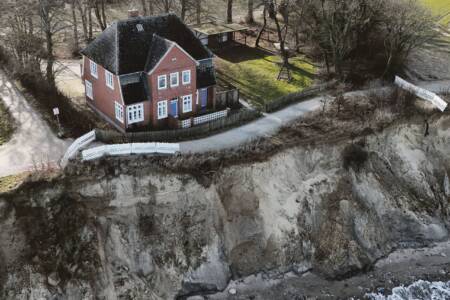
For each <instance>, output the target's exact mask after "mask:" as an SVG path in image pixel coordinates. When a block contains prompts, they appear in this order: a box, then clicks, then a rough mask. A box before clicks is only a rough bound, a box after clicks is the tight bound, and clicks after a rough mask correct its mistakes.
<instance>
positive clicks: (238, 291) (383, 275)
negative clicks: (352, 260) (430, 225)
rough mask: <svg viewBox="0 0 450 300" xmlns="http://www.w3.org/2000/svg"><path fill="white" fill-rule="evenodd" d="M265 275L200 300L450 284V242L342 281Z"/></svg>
mask: <svg viewBox="0 0 450 300" xmlns="http://www.w3.org/2000/svg"><path fill="white" fill-rule="evenodd" d="M264 277H265V276H262V275H261V274H258V275H252V276H249V277H247V278H244V279H239V280H236V281H231V282H230V283H229V284H228V286H227V288H226V289H225V290H224V291H222V292H219V293H215V294H211V295H208V296H206V298H205V297H203V296H194V297H189V298H187V299H189V300H200V299H255V300H256V299H351V298H353V299H364V295H365V294H366V293H381V294H384V295H386V296H387V295H390V293H391V291H392V289H393V288H394V287H397V286H402V285H405V286H408V285H410V284H412V283H413V282H415V281H417V280H420V279H422V280H426V281H445V282H447V281H449V280H450V241H445V242H440V243H433V244H431V245H430V246H429V247H423V248H416V249H397V250H395V251H394V252H392V253H391V254H389V255H388V256H387V257H386V258H382V259H380V260H379V261H378V262H377V263H375V265H374V266H373V268H372V269H371V270H370V271H368V272H366V273H361V274H358V275H355V276H353V277H350V278H347V279H342V280H327V279H325V278H323V277H321V276H320V275H317V274H314V272H306V273H304V274H303V275H301V276H297V275H295V274H293V273H288V274H285V275H284V277H283V278H280V279H278V278H277V279H265V278H264Z"/></svg>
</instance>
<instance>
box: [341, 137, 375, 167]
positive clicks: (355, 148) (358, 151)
mask: <svg viewBox="0 0 450 300" xmlns="http://www.w3.org/2000/svg"><path fill="white" fill-rule="evenodd" d="M368 157H369V154H368V153H367V151H366V150H364V148H363V147H362V146H360V145H357V144H350V145H348V146H347V147H345V148H344V151H342V160H343V166H344V168H345V169H346V170H348V169H349V168H350V167H351V168H353V169H355V170H356V171H359V170H360V168H361V167H362V166H363V165H364V163H365V162H366V161H367V159H368Z"/></svg>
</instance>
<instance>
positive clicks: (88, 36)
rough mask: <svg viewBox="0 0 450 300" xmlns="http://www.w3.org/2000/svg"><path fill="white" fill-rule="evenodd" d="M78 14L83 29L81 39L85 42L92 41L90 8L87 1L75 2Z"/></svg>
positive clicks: (77, 0)
mask: <svg viewBox="0 0 450 300" xmlns="http://www.w3.org/2000/svg"><path fill="white" fill-rule="evenodd" d="M75 1H76V5H77V8H78V12H79V14H80V19H81V25H82V28H83V38H84V40H85V41H86V42H90V41H92V38H93V36H92V17H91V11H92V6H91V3H90V1H89V0H75Z"/></svg>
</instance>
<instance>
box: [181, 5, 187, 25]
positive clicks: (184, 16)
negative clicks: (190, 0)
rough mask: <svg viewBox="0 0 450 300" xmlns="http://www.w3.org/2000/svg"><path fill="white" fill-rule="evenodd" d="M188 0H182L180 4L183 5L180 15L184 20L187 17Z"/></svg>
mask: <svg viewBox="0 0 450 300" xmlns="http://www.w3.org/2000/svg"><path fill="white" fill-rule="evenodd" d="M186 1H187V0H180V5H181V13H180V17H181V21H183V22H184V20H185V19H186Z"/></svg>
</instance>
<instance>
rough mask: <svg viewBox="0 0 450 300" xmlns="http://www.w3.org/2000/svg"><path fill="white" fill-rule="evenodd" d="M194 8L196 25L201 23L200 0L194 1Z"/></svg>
mask: <svg viewBox="0 0 450 300" xmlns="http://www.w3.org/2000/svg"><path fill="white" fill-rule="evenodd" d="M195 4H196V7H195V15H196V19H197V20H196V21H197V24H200V23H201V22H202V1H201V0H196V2H195Z"/></svg>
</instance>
